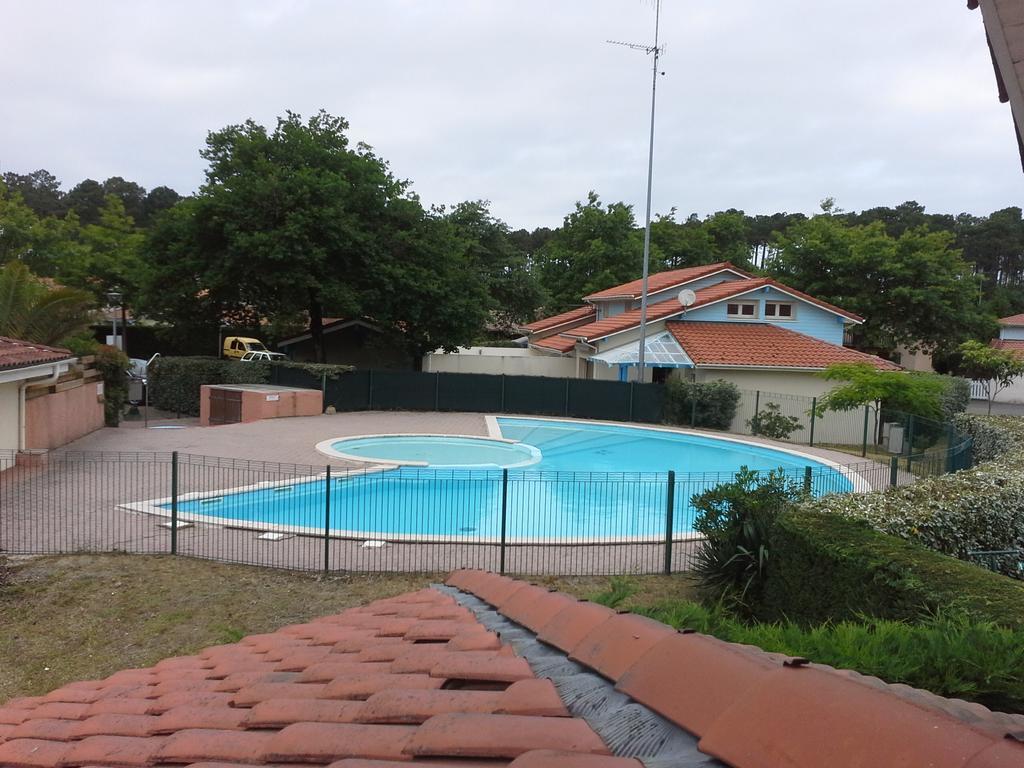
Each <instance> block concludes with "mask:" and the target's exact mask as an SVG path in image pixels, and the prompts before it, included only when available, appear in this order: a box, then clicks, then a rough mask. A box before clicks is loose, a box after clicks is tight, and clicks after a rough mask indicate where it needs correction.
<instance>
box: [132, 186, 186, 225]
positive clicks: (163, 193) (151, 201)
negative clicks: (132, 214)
mask: <svg viewBox="0 0 1024 768" xmlns="http://www.w3.org/2000/svg"><path fill="white" fill-rule="evenodd" d="M180 200H181V195H179V194H178V193H177V192H175V191H174V190H173V189H171V188H170V187H163V186H161V187H153V188H152V189H151V190H149V194H147V195H146V200H145V203H144V204H143V206H142V209H143V214H142V219H141V221H138V222H137V223H138V224H139V225H140V226H145V227H148V226H150V224H152V223H153V219H154V218H156V216H157V215H158V214H160V213H163V212H164V211H166V210H169V209H171V208H173V207H174V206H175V205H176V204H177V203H178V201H180Z"/></svg>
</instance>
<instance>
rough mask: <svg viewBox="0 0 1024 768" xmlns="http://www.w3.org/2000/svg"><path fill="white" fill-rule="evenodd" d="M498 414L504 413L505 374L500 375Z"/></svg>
mask: <svg viewBox="0 0 1024 768" xmlns="http://www.w3.org/2000/svg"><path fill="white" fill-rule="evenodd" d="M498 411H499V413H504V412H505V374H504V373H503V374H501V407H500V408H499V409H498Z"/></svg>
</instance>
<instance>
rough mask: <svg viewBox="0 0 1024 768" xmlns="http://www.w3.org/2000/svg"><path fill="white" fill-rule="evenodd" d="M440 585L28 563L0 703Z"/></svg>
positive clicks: (16, 594) (389, 578)
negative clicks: (428, 585)
mask: <svg viewBox="0 0 1024 768" xmlns="http://www.w3.org/2000/svg"><path fill="white" fill-rule="evenodd" d="M444 577H445V574H367V575H362V574H359V575H336V576H328V577H324V576H321V575H317V574H306V573H293V572H290V571H279V570H273V569H269V568H252V567H248V566H242V565H227V564H224V563H214V562H208V561H205V560H192V559H189V558H185V557H171V556H161V555H67V556H53V557H39V558H32V559H28V560H25V561H23V562H21V563H19V564H15V565H14V567H13V568H12V569H11V573H10V581H9V583H8V584H7V585H6V586H3V585H0V616H2V617H3V619H2V622H0V670H3V673H2V674H0V703H2V702H4V701H7V699H10V698H13V697H15V696H30V695H37V694H41V693H46V692H47V691H51V690H53V689H54V688H57V687H59V686H61V685H63V684H65V683H68V682H71V681H74V680H92V679H96V678H101V677H105V676H107V675H110V674H112V673H114V672H116V671H118V670H119V669H126V668H131V667H145V666H150V665H152V664H155V663H156V662H157V661H159V660H160V659H163V658H165V657H168V656H179V655H185V654H189V653H194V652H196V651H198V650H200V649H201V648H205V647H206V646H208V645H215V644H217V643H231V642H235V641H236V640H238V639H240V638H242V637H244V636H245V635H249V634H253V633H256V632H272V631H274V630H276V629H278V628H280V627H282V626H284V625H286V624H294V623H296V622H302V621H306V620H308V619H312V618H316V617H317V616H324V615H327V614H331V613H338V612H340V611H343V610H345V609H346V608H351V607H353V606H356V605H362V604H364V603H367V602H369V601H371V600H376V599H377V598H381V597H388V596H391V595H397V594H401V593H403V592H408V591H410V590H414V589H419V588H420V587H423V586H426V585H427V584H430V583H431V582H436V581H440V580H443V579H444ZM537 583H540V584H543V585H545V586H548V587H551V588H552V589H560V590H562V591H564V592H569V593H571V594H574V595H577V596H579V597H585V598H595V597H598V598H602V601H604V602H613V603H614V604H616V605H617V606H618V607H619V608H634V609H635V608H641V607H643V606H645V605H651V604H654V603H657V602H660V601H663V600H667V599H672V598H680V597H686V596H689V595H690V582H689V581H688V580H687V579H686V578H685V577H680V576H673V577H668V576H649V577H637V578H636V579H631V580H630V582H629V583H630V585H631V587H630V589H634V588H636V587H637V586H640V585H642V589H639V590H638V591H637V592H636V594H631V595H628V596H625V597H621V596H620V595H619V594H617V593H616V592H615V590H614V589H612V586H611V585H612V582H611V581H610V580H609V579H607V578H600V577H592V578H543V579H540V580H538V582H537Z"/></svg>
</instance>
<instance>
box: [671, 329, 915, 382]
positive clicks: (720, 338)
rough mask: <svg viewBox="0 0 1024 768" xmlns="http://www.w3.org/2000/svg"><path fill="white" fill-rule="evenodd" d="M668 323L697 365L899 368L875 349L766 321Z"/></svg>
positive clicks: (891, 369)
mask: <svg viewBox="0 0 1024 768" xmlns="http://www.w3.org/2000/svg"><path fill="white" fill-rule="evenodd" d="M665 328H666V329H667V330H668V331H669V332H670V333H671V334H672V335H673V337H675V340H676V341H678V342H679V345H680V346H681V347H682V348H683V350H684V351H685V352H686V354H687V355H689V357H690V359H691V360H693V362H694V364H695V365H697V366H708V367H715V366H757V367H763V368H800V369H814V370H819V369H824V368H827V367H828V366H830V365H832V364H834V363H867V364H869V365H872V366H874V367H875V368H878V369H880V370H887V371H896V370H899V366H898V365H896V364H895V363H892V362H889V361H888V360H883V359H882V358H880V357H876V356H875V355H868V354H865V353H864V352H858V351H857V350H855V349H850V348H849V347H841V346H839V345H837V344H829V343H828V342H826V341H821V340H820V339H815V338H813V337H811V336H805V335H804V334H802V333H797V332H796V331H791V330H789V329H788V328H781V327H779V326H777V325H770V324H768V323H741V322H735V321H726V322H698V321H687V322H681V323H667V324H666V325H665Z"/></svg>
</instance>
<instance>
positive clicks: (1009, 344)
mask: <svg viewBox="0 0 1024 768" xmlns="http://www.w3.org/2000/svg"><path fill="white" fill-rule="evenodd" d="M992 346H993V347H994V348H995V349H1002V350H1004V351H1005V352H1013V354H1014V355H1015V356H1017V357H1022V358H1024V339H1021V340H1017V339H992Z"/></svg>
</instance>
